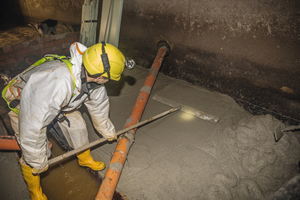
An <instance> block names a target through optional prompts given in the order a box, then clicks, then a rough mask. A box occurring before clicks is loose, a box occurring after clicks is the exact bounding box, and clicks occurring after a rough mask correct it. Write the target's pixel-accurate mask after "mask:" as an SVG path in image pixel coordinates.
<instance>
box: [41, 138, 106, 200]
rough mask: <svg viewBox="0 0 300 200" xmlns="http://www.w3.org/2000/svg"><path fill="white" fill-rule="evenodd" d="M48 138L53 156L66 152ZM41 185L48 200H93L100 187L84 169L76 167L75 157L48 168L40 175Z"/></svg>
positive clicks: (53, 140)
mask: <svg viewBox="0 0 300 200" xmlns="http://www.w3.org/2000/svg"><path fill="white" fill-rule="evenodd" d="M48 138H49V140H50V142H52V144H53V147H52V153H53V155H54V156H58V155H61V154H63V153H65V152H66V151H64V150H63V149H62V148H61V147H60V146H59V144H58V143H57V142H56V141H55V139H53V138H52V137H51V136H48ZM51 158H52V156H51ZM41 185H42V189H43V192H44V193H45V195H46V196H47V197H48V199H49V200H51V199H54V200H55V199H64V200H82V199H85V200H89V199H95V197H96V195H97V192H98V190H99V187H100V184H99V183H98V182H97V181H96V180H95V179H94V178H93V177H92V176H91V175H90V174H89V173H88V172H87V171H86V169H85V168H83V167H80V166H79V165H78V162H77V158H76V156H72V157H70V158H68V159H66V160H64V161H62V162H61V163H60V164H56V165H54V166H51V167H49V169H48V171H46V172H44V173H42V174H41Z"/></svg>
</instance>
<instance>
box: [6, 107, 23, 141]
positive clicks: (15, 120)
mask: <svg viewBox="0 0 300 200" xmlns="http://www.w3.org/2000/svg"><path fill="white" fill-rule="evenodd" d="M8 116H9V118H10V124H11V127H12V129H13V130H14V132H15V136H16V138H17V141H18V144H20V133H19V115H17V114H16V113H14V112H13V111H10V112H9V113H8Z"/></svg>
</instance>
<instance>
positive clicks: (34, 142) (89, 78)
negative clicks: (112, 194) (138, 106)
mask: <svg viewBox="0 0 300 200" xmlns="http://www.w3.org/2000/svg"><path fill="white" fill-rule="evenodd" d="M70 53H71V60H70V62H71V65H69V66H68V65H66V64H65V62H62V61H64V60H62V59H53V60H52V61H47V57H46V61H47V62H43V63H42V64H39V63H36V64H34V65H33V66H31V68H30V69H27V70H25V71H24V72H23V73H21V74H19V75H17V76H16V77H15V78H14V79H13V80H12V81H11V83H10V84H8V86H7V87H6V90H4V93H3V92H2V96H3V95H4V96H3V97H4V99H5V100H6V101H7V102H8V104H9V107H10V108H11V109H12V111H11V112H9V116H10V119H11V124H12V128H13V130H14V132H15V135H16V138H17V141H18V143H19V145H20V147H21V150H22V158H21V159H20V164H21V168H22V172H23V177H24V179H25V181H26V183H27V186H28V190H29V193H30V196H31V199H39V200H40V199H47V197H46V195H45V194H43V192H42V188H41V186H40V176H39V174H40V173H41V172H43V171H46V170H47V169H48V157H50V153H51V152H50V148H49V144H48V139H47V136H46V129H47V126H48V125H49V124H51V123H52V124H53V121H54V120H55V119H56V125H57V124H58V126H59V128H60V129H61V131H62V133H63V135H64V136H65V139H66V140H67V143H68V144H69V146H70V147H71V148H73V149H77V148H79V147H82V146H84V145H86V144H88V143H89V141H88V132H87V128H86V124H85V121H84V119H83V118H82V115H81V113H80V112H79V111H78V110H77V108H78V106H80V105H81V104H82V103H84V104H85V106H86V107H87V109H88V111H89V114H90V116H91V119H92V122H93V125H94V127H95V129H96V130H97V131H98V132H99V133H101V134H102V136H103V137H105V138H108V139H109V140H110V141H113V140H115V139H116V138H117V137H116V132H115V128H114V125H113V124H112V122H111V120H110V119H109V99H108V96H107V93H106V89H105V87H104V86H103V84H104V83H106V82H107V81H109V80H110V79H111V80H115V81H118V80H119V79H120V76H121V74H122V72H123V70H124V64H125V57H124V55H123V54H122V53H121V52H120V51H119V50H118V49H117V48H116V47H114V46H113V45H111V44H105V43H99V44H95V45H93V46H92V47H90V48H87V47H85V46H84V45H82V44H80V43H77V42H76V43H73V44H72V45H71V47H70ZM56 58H58V57H56ZM59 58H61V57H59ZM68 62H69V61H68ZM16 102H17V103H16ZM13 104H15V105H13ZM13 108H14V109H17V110H13ZM77 158H78V163H79V165H80V166H85V167H89V168H91V169H93V170H96V171H99V170H103V169H104V168H105V164H104V163H103V162H99V161H95V160H94V159H93V158H92V157H91V154H90V150H87V151H84V152H82V153H79V154H77Z"/></svg>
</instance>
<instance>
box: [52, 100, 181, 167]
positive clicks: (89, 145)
mask: <svg viewBox="0 0 300 200" xmlns="http://www.w3.org/2000/svg"><path fill="white" fill-rule="evenodd" d="M181 108H182V106H178V107H175V108H172V109H170V110H167V111H165V112H162V113H160V114H158V115H155V116H153V117H151V118H149V119H146V120H144V121H141V122H139V123H136V124H134V125H132V126H129V127H128V128H125V129H122V130H120V131H118V132H117V133H116V135H121V134H123V133H125V132H127V131H130V130H131V129H134V128H137V127H139V126H142V125H144V124H146V123H149V122H152V121H154V120H156V119H158V118H161V117H163V116H165V115H167V114H170V113H172V112H175V111H177V110H180V109H181ZM107 140H108V139H107V138H100V139H98V140H95V141H94V142H91V143H89V144H87V145H84V146H82V147H80V148H78V149H74V150H72V151H69V152H67V153H65V154H62V155H59V156H57V157H55V158H52V159H50V160H49V161H48V164H49V165H53V164H55V163H58V162H59V161H62V160H64V159H65V158H68V157H70V156H73V155H75V154H77V153H80V152H82V151H85V150H87V149H89V148H91V147H94V146H96V145H98V144H101V143H103V142H105V141H107Z"/></svg>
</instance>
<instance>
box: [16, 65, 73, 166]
mask: <svg viewBox="0 0 300 200" xmlns="http://www.w3.org/2000/svg"><path fill="white" fill-rule="evenodd" d="M58 62H59V61H58ZM59 63H61V64H63V63H62V62H59ZM47 64H49V63H47ZM53 64H56V65H55V66H52V67H51V66H50V67H49V66H48V67H47V66H45V68H44V70H41V71H39V72H36V73H34V74H32V75H31V77H30V79H29V81H28V82H27V84H26V86H25V87H24V89H23V91H22V94H21V101H20V113H19V127H20V143H21V149H22V153H23V158H24V159H25V162H26V163H28V164H29V165H30V166H31V167H33V168H36V169H42V168H44V167H45V166H46V165H47V163H48V157H49V156H50V155H47V153H50V151H49V149H48V148H49V146H48V143H47V136H46V126H47V125H48V124H49V123H51V122H52V120H53V119H54V117H55V116H56V115H57V114H58V113H59V112H60V109H61V108H62V107H63V106H65V105H67V104H68V102H69V100H70V98H71V95H72V90H73V80H72V76H71V75H70V76H68V75H67V76H66V75H65V74H66V73H68V74H70V72H69V71H68V68H67V67H64V68H62V66H57V62H55V63H53ZM63 65H64V64H63ZM46 69H48V70H46Z"/></svg>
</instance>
